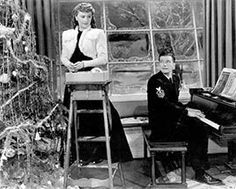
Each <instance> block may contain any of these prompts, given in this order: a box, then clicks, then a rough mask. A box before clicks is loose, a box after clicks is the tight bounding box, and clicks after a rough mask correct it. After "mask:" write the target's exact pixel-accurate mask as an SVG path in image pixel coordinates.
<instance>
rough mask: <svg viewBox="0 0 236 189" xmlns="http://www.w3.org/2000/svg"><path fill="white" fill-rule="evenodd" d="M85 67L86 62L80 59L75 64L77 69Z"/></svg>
mask: <svg viewBox="0 0 236 189" xmlns="http://www.w3.org/2000/svg"><path fill="white" fill-rule="evenodd" d="M83 67H84V63H83V62H81V61H78V62H76V63H75V64H74V69H75V71H78V70H81V69H82V68H83Z"/></svg>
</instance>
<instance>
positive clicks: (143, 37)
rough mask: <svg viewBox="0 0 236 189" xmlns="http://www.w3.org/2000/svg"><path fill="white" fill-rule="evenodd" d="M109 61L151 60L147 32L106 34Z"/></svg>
mask: <svg viewBox="0 0 236 189" xmlns="http://www.w3.org/2000/svg"><path fill="white" fill-rule="evenodd" d="M108 55H109V61H135V60H137V61H140V60H146V61H147V60H151V59H152V56H151V50H150V37H149V34H148V33H144V32H142V33H141V32H140V33H136V34H133V33H122V34H121V33H119V34H109V35H108Z"/></svg>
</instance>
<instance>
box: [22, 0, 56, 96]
mask: <svg viewBox="0 0 236 189" xmlns="http://www.w3.org/2000/svg"><path fill="white" fill-rule="evenodd" d="M20 2H21V5H22V6H23V8H24V9H26V11H27V12H28V13H29V14H30V16H31V19H32V27H33V29H34V33H35V40H36V44H35V46H36V50H37V54H39V55H43V56H46V57H48V58H50V59H51V61H50V62H49V63H48V68H49V80H50V85H51V86H52V91H53V93H54V97H55V98H58V95H59V89H58V87H59V85H58V82H57V81H58V73H57V72H58V71H57V70H58V66H57V59H58V53H57V51H58V34H57V28H56V24H55V23H56V17H55V15H56V12H57V11H56V9H57V0H20Z"/></svg>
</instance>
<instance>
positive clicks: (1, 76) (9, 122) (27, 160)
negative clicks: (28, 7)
mask: <svg viewBox="0 0 236 189" xmlns="http://www.w3.org/2000/svg"><path fill="white" fill-rule="evenodd" d="M0 12H1V13H0V152H1V154H0V173H1V177H0V187H1V186H3V185H5V186H7V187H6V188H8V186H9V188H17V187H18V188H19V186H22V187H23V186H24V187H23V188H27V187H26V186H28V188H32V187H33V186H34V188H37V187H36V186H40V185H41V187H42V185H43V186H45V187H44V188H47V186H48V188H50V187H52V186H55V187H54V188H57V187H56V185H58V188H60V186H59V183H60V182H58V181H56V180H55V179H56V177H57V179H58V178H60V177H59V175H60V170H59V166H58V163H59V162H58V157H59V155H60V152H61V137H62V135H63V134H64V130H65V125H66V124H65V122H64V119H63V116H62V111H61V108H60V104H59V103H57V102H55V100H54V99H53V95H52V88H51V87H50V86H51V85H50V78H49V75H52V74H49V73H50V71H51V70H50V65H51V64H52V63H53V60H50V59H49V58H47V57H45V56H39V55H37V53H36V48H35V35H34V33H33V30H32V26H31V17H30V15H29V14H28V13H27V12H26V11H25V10H24V9H23V8H22V6H21V4H20V2H19V1H18V0H0ZM49 175H51V176H49ZM54 177H55V178H54ZM39 188H40V187H39Z"/></svg>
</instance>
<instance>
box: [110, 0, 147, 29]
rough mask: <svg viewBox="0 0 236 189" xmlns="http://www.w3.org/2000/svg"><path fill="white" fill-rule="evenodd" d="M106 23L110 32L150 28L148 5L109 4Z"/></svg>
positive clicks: (129, 3)
mask: <svg viewBox="0 0 236 189" xmlns="http://www.w3.org/2000/svg"><path fill="white" fill-rule="evenodd" d="M106 12H107V17H106V22H107V29H108V30H117V29H137V28H139V29H140V28H148V27H149V24H148V12H147V3H145V2H138V1H131V2H125V1H122V2H111V1H110V2H107V3H106Z"/></svg>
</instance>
